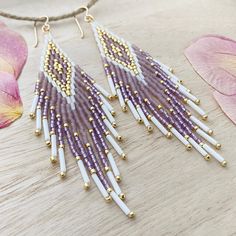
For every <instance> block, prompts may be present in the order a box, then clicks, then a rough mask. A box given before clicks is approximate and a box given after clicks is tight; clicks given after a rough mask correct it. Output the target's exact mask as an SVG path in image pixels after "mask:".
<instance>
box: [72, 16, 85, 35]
mask: <svg viewBox="0 0 236 236" xmlns="http://www.w3.org/2000/svg"><path fill="white" fill-rule="evenodd" d="M74 19H75V23H76V24H77V26H78V28H79V31H80V38H81V39H83V38H84V31H83V29H82V27H81V25H80V23H79V20H78V19H77V17H76V16H74Z"/></svg>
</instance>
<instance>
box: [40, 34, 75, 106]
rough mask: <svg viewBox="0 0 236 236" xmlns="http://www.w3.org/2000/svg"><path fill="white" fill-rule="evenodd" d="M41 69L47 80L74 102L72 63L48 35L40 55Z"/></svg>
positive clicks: (68, 100) (71, 102)
mask: <svg viewBox="0 0 236 236" xmlns="http://www.w3.org/2000/svg"><path fill="white" fill-rule="evenodd" d="M41 67H42V70H43V72H44V75H45V77H46V78H47V79H48V81H49V82H50V83H51V84H52V85H53V86H54V87H55V88H56V89H57V91H58V92H59V93H60V94H61V95H62V96H63V97H64V98H66V100H67V102H68V103H70V104H71V105H72V104H73V103H74V94H75V92H74V64H73V63H72V61H71V60H70V59H69V58H68V57H67V56H66V54H65V53H64V52H63V51H62V50H61V49H60V48H59V46H58V45H57V44H56V43H55V42H54V41H53V39H52V37H51V36H50V35H48V37H47V38H46V42H45V50H44V53H43V57H42V64H41Z"/></svg>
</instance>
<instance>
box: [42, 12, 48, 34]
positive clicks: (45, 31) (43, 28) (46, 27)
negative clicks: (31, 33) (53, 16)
mask: <svg viewBox="0 0 236 236" xmlns="http://www.w3.org/2000/svg"><path fill="white" fill-rule="evenodd" d="M42 18H45V19H46V21H45V22H44V24H43V26H42V31H43V32H44V33H48V32H49V31H50V25H49V17H48V16H43V17H42Z"/></svg>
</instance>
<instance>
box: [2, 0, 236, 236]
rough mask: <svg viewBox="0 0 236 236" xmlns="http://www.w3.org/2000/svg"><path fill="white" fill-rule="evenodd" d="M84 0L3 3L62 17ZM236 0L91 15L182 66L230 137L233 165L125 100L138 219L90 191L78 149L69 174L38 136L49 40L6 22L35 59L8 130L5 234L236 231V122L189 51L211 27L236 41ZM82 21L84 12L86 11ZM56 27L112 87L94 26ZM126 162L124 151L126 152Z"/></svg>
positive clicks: (128, 169)
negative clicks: (39, 85) (38, 86)
mask: <svg viewBox="0 0 236 236" xmlns="http://www.w3.org/2000/svg"><path fill="white" fill-rule="evenodd" d="M81 4H82V2H81V1H73V0H68V1H62V0H57V1H55V0H52V1H46V0H41V1H29V0H12V1H4V2H3V1H1V3H0V7H1V9H2V10H5V11H9V12H12V13H16V14H20V15H38V16H41V15H42V16H44V15H47V14H48V15H57V14H60V13H64V12H68V11H71V10H72V9H75V8H77V7H78V6H79V5H81ZM235 7H236V2H235V1H233V0H224V1H215V0H204V1H203V0H191V1H190V0H179V1H174V0H169V1H166V0H158V1H157V0H149V1H144V0H129V1H127V0H119V1H115V0H113V1H111V0H101V1H100V2H99V3H97V4H96V5H95V7H93V8H92V9H91V14H93V15H94V17H95V18H96V19H97V20H98V21H99V22H100V23H102V24H103V25H104V26H106V27H107V28H109V29H110V30H111V31H113V32H115V33H116V34H118V35H120V36H123V37H124V38H125V39H127V40H129V41H131V42H133V43H135V44H137V45H138V46H139V47H141V48H143V49H144V50H146V51H148V52H151V53H152V55H153V56H154V57H157V58H159V59H160V60H161V61H162V62H164V63H166V64H168V65H171V66H172V67H174V69H175V72H176V74H177V75H178V76H179V77H181V78H182V79H183V80H184V81H185V85H186V86H187V87H189V88H190V89H192V91H194V93H195V95H197V96H198V97H199V98H200V99H201V101H202V107H203V108H204V109H205V110H207V111H208V112H209V117H210V118H209V122H208V125H209V126H210V127H212V128H213V129H214V131H215V134H216V138H217V139H218V140H220V142H221V143H222V146H223V148H222V152H221V153H222V154H223V155H224V156H225V158H226V159H227V160H228V163H229V165H228V167H227V168H222V167H220V165H219V164H218V163H216V162H215V161H212V162H209V163H208V162H206V161H204V160H203V159H202V158H201V157H200V155H199V154H198V153H197V152H196V151H194V150H193V151H191V152H187V151H185V149H184V148H183V146H182V145H181V144H180V143H179V142H178V141H177V140H175V139H173V140H172V141H168V140H167V139H166V138H164V137H162V136H161V134H160V132H159V131H157V130H155V132H154V133H153V134H152V135H148V134H147V132H146V130H145V128H144V127H143V126H139V125H137V124H136V122H135V121H134V119H133V118H132V116H131V114H130V113H129V114H123V113H122V112H121V110H120V109H119V104H118V102H117V101H115V102H114V103H113V105H114V107H115V108H116V111H117V114H118V115H117V121H118V124H119V128H118V130H119V131H120V133H121V134H122V135H124V136H125V137H126V142H124V143H123V144H122V147H123V148H124V150H125V151H126V153H127V155H128V160H127V161H126V162H125V161H122V160H118V165H119V167H120V169H121V172H122V177H123V181H122V189H123V191H124V192H125V193H126V195H127V204H128V205H129V207H130V208H132V209H133V210H134V211H135V212H136V214H137V217H136V219H135V220H129V219H128V218H126V217H125V216H124V215H123V214H122V212H121V211H120V210H119V209H118V208H117V206H116V205H115V204H114V203H113V204H107V203H105V202H104V200H103V199H102V198H101V197H100V194H99V192H98V191H97V189H96V187H95V186H94V185H93V186H92V188H91V190H90V191H88V192H85V191H84V190H83V188H82V181H81V176H80V174H79V171H78V167H77V166H76V163H75V161H74V160H73V159H72V158H71V155H70V154H69V153H68V155H67V163H68V167H69V171H68V176H67V178H66V179H65V180H63V181H62V180H61V179H60V178H59V176H58V171H59V170H58V166H55V167H53V166H52V165H51V164H50V162H49V155H50V152H49V150H48V149H47V148H46V147H45V145H44V142H43V140H42V138H37V137H35V136H34V135H33V132H34V122H31V121H30V120H29V118H28V111H29V108H30V105H31V101H32V98H33V93H32V91H33V87H34V83H35V80H36V78H37V73H38V71H39V59H40V53H41V50H42V46H43V36H42V34H41V33H40V45H39V47H38V48H37V49H34V48H33V47H32V45H33V42H34V37H33V27H32V25H30V24H29V23H25V22H16V21H13V20H6V19H2V20H3V21H4V22H6V23H7V24H8V25H9V26H10V27H11V28H12V29H15V30H16V31H18V32H19V33H21V34H22V35H23V36H24V37H25V39H26V41H27V43H28V47H29V57H28V61H27V64H26V66H25V68H24V71H23V73H22V75H21V77H20V79H19V86H20V91H21V96H22V99H23V103H24V114H23V116H22V118H21V119H20V120H18V121H17V122H15V123H14V124H13V125H11V126H10V127H9V128H6V129H3V130H1V136H0V143H1V144H0V150H1V152H0V153H1V160H0V165H1V169H0V189H1V191H0V212H1V215H0V235H4V236H5V235H11V236H13V235H47V236H48V235H86V236H87V235H96V236H97V235H109V236H110V235H135V236H136V235H138V236H139V235H140V236H141V235H142V236H143V235H145V236H146V235H147V236H152V235H158V236H167V235H168V236H169V235H170V236H173V235H180V236H185V235H186V236H189V235H191V236H208V235H214V236H232V235H236V220H235V218H236V204H235V198H236V159H235V152H236V145H235V140H236V132H235V131H236V129H235V127H234V125H233V124H232V123H231V122H230V121H229V119H228V118H227V117H226V116H225V115H224V114H223V112H222V111H221V110H220V108H219V106H218V105H217V104H216V102H215V100H214V99H213V97H212V92H211V91H212V90H211V88H210V87H209V86H208V85H207V84H206V83H205V82H204V81H203V80H202V79H201V78H200V77H199V76H198V75H197V74H196V73H195V72H194V71H193V69H192V67H191V66H190V64H189V63H188V61H187V59H186V58H185V56H184V54H183V52H184V49H185V47H187V46H188V45H189V44H190V42H191V40H193V39H195V38H196V37H199V36H201V35H204V34H209V33H214V34H221V35H225V36H228V37H231V38H234V39H235V38H236V31H235V22H236V15H235ZM80 21H82V17H80ZM51 27H52V33H53V35H54V37H55V39H56V40H57V42H58V43H59V44H60V45H61V47H62V48H63V49H64V50H65V51H66V52H67V53H68V54H69V55H70V57H71V59H72V60H74V61H75V62H77V63H78V64H79V65H80V66H81V67H83V68H84V69H85V70H86V71H87V72H88V73H89V74H90V75H91V76H93V77H94V78H95V79H96V80H97V81H98V82H99V83H100V84H101V85H103V86H104V87H105V88H108V84H107V81H106V79H105V75H104V72H103V68H102V64H101V60H100V57H99V54H98V50H97V47H96V45H95V42H94V39H93V37H92V32H91V29H90V28H89V26H88V24H86V23H82V27H83V28H84V31H85V38H84V39H83V40H81V39H80V35H79V33H78V29H77V27H76V24H75V23H74V22H73V20H66V21H64V22H60V23H56V24H52V25H51ZM117 159H118V158H117Z"/></svg>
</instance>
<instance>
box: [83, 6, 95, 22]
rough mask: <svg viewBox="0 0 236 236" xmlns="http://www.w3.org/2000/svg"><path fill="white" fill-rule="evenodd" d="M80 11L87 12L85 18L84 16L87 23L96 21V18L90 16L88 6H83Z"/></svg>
mask: <svg viewBox="0 0 236 236" xmlns="http://www.w3.org/2000/svg"><path fill="white" fill-rule="evenodd" d="M79 9H84V10H85V16H84V21H85V22H88V23H90V22H92V21H94V17H93V16H92V15H90V14H89V9H88V8H87V7H86V6H81V7H80V8H79Z"/></svg>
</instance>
